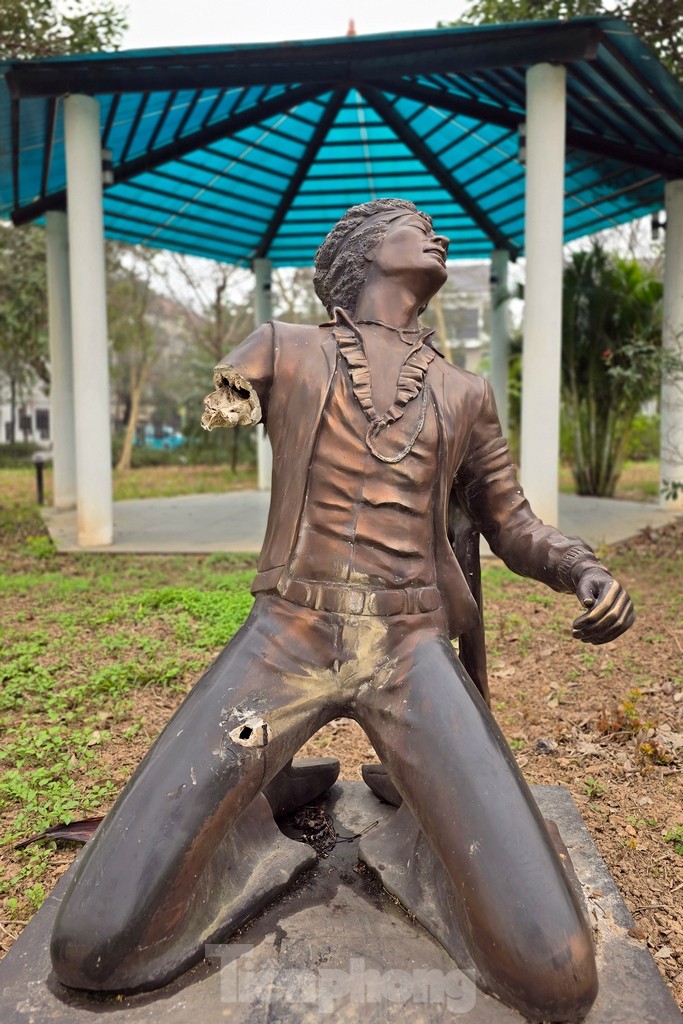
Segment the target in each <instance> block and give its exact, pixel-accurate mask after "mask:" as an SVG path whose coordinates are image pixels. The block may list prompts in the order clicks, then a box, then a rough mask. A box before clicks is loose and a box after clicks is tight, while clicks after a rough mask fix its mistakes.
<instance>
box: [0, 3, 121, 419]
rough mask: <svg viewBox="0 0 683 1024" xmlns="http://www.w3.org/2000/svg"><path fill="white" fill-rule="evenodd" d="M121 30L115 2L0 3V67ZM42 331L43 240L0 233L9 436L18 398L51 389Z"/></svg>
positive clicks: (110, 38)
mask: <svg viewBox="0 0 683 1024" xmlns="http://www.w3.org/2000/svg"><path fill="white" fill-rule="evenodd" d="M125 27H126V18H125V14H124V12H123V8H122V7H121V6H120V5H119V4H117V3H116V2H115V0H100V2H97V3H95V2H89V0H64V2H62V3H58V2H55V0H3V6H2V12H1V13H0V59H1V60H11V59H14V58H22V59H23V58H29V57H48V56H53V55H57V54H64V53H83V52H87V51H91V50H102V49H107V48H112V47H115V46H116V45H117V44H118V42H119V40H120V38H121V35H122V33H123V31H124V29H125ZM46 325H47V284H46V275H45V239H44V233H43V231H42V230H41V229H40V228H36V227H23V228H13V227H10V226H9V225H7V226H5V225H0V382H2V383H6V385H7V386H8V387H9V391H10V404H11V406H12V427H11V428H10V429H11V433H12V435H13V433H14V421H15V406H16V403H17V400H18V397H19V396H20V394H21V393H22V392H23V391H25V390H28V389H29V388H31V387H32V386H33V385H34V384H35V381H36V379H37V378H39V379H41V380H43V381H45V382H46V383H47V382H49V373H48V370H47V362H48V353H47V332H46ZM12 439H13V438H12Z"/></svg>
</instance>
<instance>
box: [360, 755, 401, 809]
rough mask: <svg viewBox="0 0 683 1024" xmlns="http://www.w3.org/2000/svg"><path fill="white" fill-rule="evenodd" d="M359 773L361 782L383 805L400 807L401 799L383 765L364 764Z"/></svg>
mask: <svg viewBox="0 0 683 1024" xmlns="http://www.w3.org/2000/svg"><path fill="white" fill-rule="evenodd" d="M360 771H361V775H362V776H363V782H364V783H365V785H366V786H368V787H369V788H370V789H371V790H372V792H373V793H374V794H375V796H376V797H379V799H380V800H384V802H385V804H391V805H392V806H393V807H400V806H401V804H402V803H403V797H402V796H401V794H400V793H399V791H398V790H397V789H396V786H395V785H394V784H393V782H392V781H391V779H390V778H389V774H388V772H387V770H386V768H385V767H384V765H383V764H364V765H361V769H360Z"/></svg>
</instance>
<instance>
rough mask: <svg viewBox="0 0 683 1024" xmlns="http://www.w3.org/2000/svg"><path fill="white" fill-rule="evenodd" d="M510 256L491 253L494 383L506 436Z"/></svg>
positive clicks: (506, 253) (492, 380)
mask: <svg viewBox="0 0 683 1024" xmlns="http://www.w3.org/2000/svg"><path fill="white" fill-rule="evenodd" d="M509 260H510V254H509V253H508V251H507V249H494V251H493V252H492V253H491V386H492V388H493V394H494V395H495V399H496V405H497V406H498V416H499V418H500V425H501V427H502V428H503V435H504V436H507V432H508V363H509V358H510V324H509V315H508V313H509V302H508V263H509Z"/></svg>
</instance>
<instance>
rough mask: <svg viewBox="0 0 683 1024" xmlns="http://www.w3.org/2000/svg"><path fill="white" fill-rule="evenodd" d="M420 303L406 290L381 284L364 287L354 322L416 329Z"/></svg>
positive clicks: (393, 285)
mask: <svg viewBox="0 0 683 1024" xmlns="http://www.w3.org/2000/svg"><path fill="white" fill-rule="evenodd" d="M419 308H420V303H419V302H418V300H417V299H416V298H415V295H414V294H413V293H412V292H410V291H409V290H408V289H406V288H401V287H397V286H396V285H395V284H394V283H393V282H392V283H391V285H390V286H388V285H383V283H382V282H373V283H371V284H369V285H366V286H365V287H364V288H363V290H362V292H361V294H360V297H359V299H358V304H357V306H356V312H355V315H354V319H355V320H379V321H381V322H382V323H385V324H390V325H391V326H392V327H401V328H403V329H404V330H410V329H414V328H416V327H417V315H418V310H419Z"/></svg>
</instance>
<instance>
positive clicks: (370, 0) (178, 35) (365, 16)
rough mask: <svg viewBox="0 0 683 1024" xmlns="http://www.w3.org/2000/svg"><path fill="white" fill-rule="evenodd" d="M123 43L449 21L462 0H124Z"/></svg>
mask: <svg viewBox="0 0 683 1024" xmlns="http://www.w3.org/2000/svg"><path fill="white" fill-rule="evenodd" d="M125 6H127V8H128V23H129V29H128V31H127V33H126V35H125V36H124V39H123V48H124V49H145V48H147V47H155V46H201V45H204V44H228V45H229V44H231V43H265V42H277V41H283V40H297V39H316V38H319V39H324V38H326V37H327V38H329V37H334V36H344V35H346V32H347V29H348V26H349V20H350V19H353V20H354V22H355V26H356V32H357V34H358V35H369V34H371V33H374V32H403V31H411V30H415V29H425V28H435V27H436V25H437V22H439V21H453V20H455V19H456V18H458V17H459V15H460V14H461V13H462V11H463V10H464V9H465V8H466V7H467V6H468V4H467V2H466V0H337V2H334V3H329V2H328V3H326V2H325V0H317V2H316V0H296V2H294V3H288V2H283V0H261V2H260V3H259V2H254V0H251V2H248V0H125Z"/></svg>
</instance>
